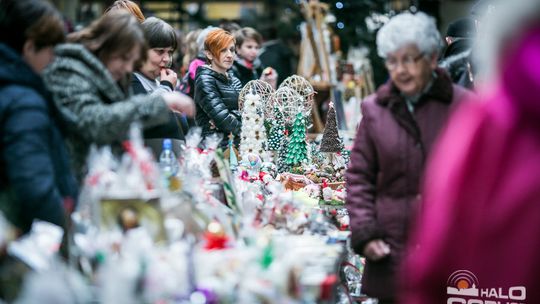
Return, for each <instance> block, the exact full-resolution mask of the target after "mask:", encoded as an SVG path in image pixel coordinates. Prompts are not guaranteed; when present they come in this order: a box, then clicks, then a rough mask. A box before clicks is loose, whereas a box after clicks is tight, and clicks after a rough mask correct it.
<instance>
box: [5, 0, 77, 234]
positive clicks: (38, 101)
mask: <svg viewBox="0 0 540 304" xmlns="http://www.w3.org/2000/svg"><path fill="white" fill-rule="evenodd" d="M0 12H2V14H3V17H2V18H1V20H0V96H1V97H2V98H0V211H1V212H0V213H4V216H5V217H6V218H7V219H8V220H9V221H10V222H11V223H12V224H14V225H15V226H16V227H17V228H18V229H20V231H21V232H23V233H24V232H27V231H29V229H30V227H31V225H32V221H33V220H35V219H38V220H42V221H47V222H50V223H53V224H56V225H59V226H65V219H66V212H65V209H64V207H65V206H67V207H70V208H71V207H73V205H72V204H73V203H74V200H75V199H76V197H77V186H76V185H77V184H76V181H75V178H74V176H73V174H72V173H71V170H70V167H69V158H68V155H67V149H66V147H65V144H64V140H63V137H62V134H61V133H60V126H61V125H63V123H62V121H61V119H60V115H59V112H58V110H57V108H56V107H55V105H54V102H53V101H52V99H51V97H50V94H49V92H48V91H47V90H46V89H45V85H44V84H43V81H42V78H41V76H40V74H41V71H42V70H43V69H44V68H45V67H46V66H47V65H48V64H49V63H50V62H51V61H52V60H53V48H54V46H55V45H56V44H57V43H60V42H62V41H63V40H64V25H63V21H62V17H61V15H60V14H59V13H58V12H57V11H56V10H55V9H54V8H53V7H52V6H51V5H50V4H49V3H48V2H47V1H38V0H18V1H2V2H0Z"/></svg>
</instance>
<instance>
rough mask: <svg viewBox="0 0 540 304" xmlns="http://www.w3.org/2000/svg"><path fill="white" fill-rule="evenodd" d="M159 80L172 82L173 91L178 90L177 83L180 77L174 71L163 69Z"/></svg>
mask: <svg viewBox="0 0 540 304" xmlns="http://www.w3.org/2000/svg"><path fill="white" fill-rule="evenodd" d="M159 79H160V80H166V81H168V82H170V83H171V84H172V85H173V89H174V88H176V82H177V80H178V76H177V75H176V73H175V72H174V71H173V70H171V69H165V68H163V69H161V71H160V78H159Z"/></svg>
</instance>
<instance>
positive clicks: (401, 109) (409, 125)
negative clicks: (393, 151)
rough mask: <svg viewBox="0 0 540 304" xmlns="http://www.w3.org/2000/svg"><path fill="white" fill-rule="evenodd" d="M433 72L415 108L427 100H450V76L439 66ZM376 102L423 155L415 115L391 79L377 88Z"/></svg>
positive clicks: (447, 101) (451, 90)
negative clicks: (427, 89)
mask: <svg viewBox="0 0 540 304" xmlns="http://www.w3.org/2000/svg"><path fill="white" fill-rule="evenodd" d="M435 73H436V74H437V78H436V79H435V80H434V81H433V84H432V86H431V88H430V89H429V91H428V92H427V93H425V94H424V95H422V96H421V97H420V99H419V100H418V103H417V104H416V108H419V107H421V106H422V105H423V104H425V103H426V102H428V101H429V102H442V103H446V104H450V103H451V102H452V99H453V93H454V88H453V86H452V80H451V79H450V76H448V74H447V73H446V72H445V71H444V70H442V69H440V68H437V69H436V70H435ZM376 102H377V103H378V104H379V105H381V106H383V107H386V108H388V109H389V110H390V112H391V113H392V116H393V117H394V119H395V120H396V121H397V122H398V123H399V125H400V126H401V127H402V128H404V129H405V130H406V131H407V133H409V134H410V135H411V136H412V137H413V138H414V140H415V142H416V143H417V144H418V145H419V146H420V148H421V151H422V154H423V155H424V156H425V154H426V151H425V147H424V143H423V142H422V135H421V134H420V128H419V127H418V124H417V123H416V119H415V117H414V116H413V115H412V114H411V112H409V110H408V109H407V105H406V102H405V99H404V98H403V96H401V94H400V93H399V90H398V89H397V87H396V86H395V85H394V84H393V83H392V81H388V82H387V83H386V84H384V85H382V86H381V87H380V88H379V89H378V90H377V99H376Z"/></svg>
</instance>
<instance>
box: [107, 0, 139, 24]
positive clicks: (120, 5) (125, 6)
mask: <svg viewBox="0 0 540 304" xmlns="http://www.w3.org/2000/svg"><path fill="white" fill-rule="evenodd" d="M116 10H124V11H127V12H129V13H130V14H132V15H133V16H135V18H137V21H139V23H142V22H144V20H145V18H144V15H143V13H142V11H141V8H140V7H139V5H137V3H135V2H133V1H129V0H116V1H114V3H113V4H112V5H111V6H109V7H108V8H107V9H106V10H105V14H108V13H109V12H114V11H116Z"/></svg>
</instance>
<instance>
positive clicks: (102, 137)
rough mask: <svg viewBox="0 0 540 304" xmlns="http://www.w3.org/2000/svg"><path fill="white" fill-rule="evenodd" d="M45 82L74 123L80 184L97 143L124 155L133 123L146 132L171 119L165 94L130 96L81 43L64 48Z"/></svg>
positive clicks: (71, 137) (73, 148)
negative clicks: (89, 155)
mask: <svg viewBox="0 0 540 304" xmlns="http://www.w3.org/2000/svg"><path fill="white" fill-rule="evenodd" d="M44 80H45V84H46V85H47V87H48V88H49V90H50V91H51V92H52V94H53V98H54V101H55V103H56V104H57V105H58V107H59V108H60V111H61V113H62V116H63V117H64V118H65V119H66V120H67V121H69V122H70V123H71V124H72V125H73V129H72V130H70V132H69V134H68V143H69V146H70V149H71V153H72V157H73V166H74V168H75V171H76V173H77V175H78V178H79V180H81V179H82V177H84V175H85V174H86V172H87V168H86V158H87V157H88V153H89V151H90V146H91V145H92V144H96V145H98V146H104V145H111V147H112V149H113V152H114V153H115V154H117V155H119V154H121V152H122V141H124V140H126V139H127V135H128V130H129V127H130V125H131V124H132V123H133V122H136V121H138V122H140V123H141V124H142V127H143V128H144V129H146V128H150V127H154V126H157V125H161V124H163V123H166V122H167V121H168V119H169V109H168V107H167V105H166V104H165V101H164V100H163V98H162V97H161V96H159V95H136V96H133V97H130V95H131V94H130V93H129V91H128V92H126V91H124V90H122V89H121V87H120V86H119V84H118V83H117V82H116V81H114V79H113V78H112V76H111V74H110V73H109V71H108V70H107V68H106V67H105V65H104V64H103V63H102V62H101V61H100V60H99V59H98V58H97V57H96V56H94V55H93V54H92V53H91V52H90V51H88V50H87V49H86V48H85V47H84V46H83V45H81V44H73V43H68V44H63V45H60V46H58V47H57V48H56V59H55V60H54V62H53V63H52V64H51V65H50V66H49V67H48V68H47V69H46V70H45V72H44Z"/></svg>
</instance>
